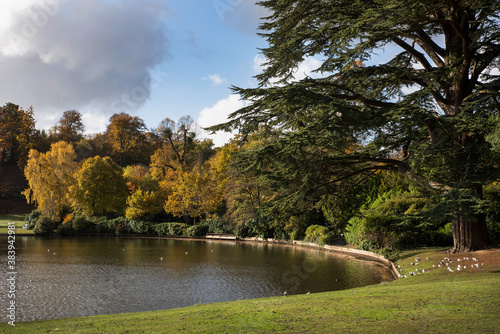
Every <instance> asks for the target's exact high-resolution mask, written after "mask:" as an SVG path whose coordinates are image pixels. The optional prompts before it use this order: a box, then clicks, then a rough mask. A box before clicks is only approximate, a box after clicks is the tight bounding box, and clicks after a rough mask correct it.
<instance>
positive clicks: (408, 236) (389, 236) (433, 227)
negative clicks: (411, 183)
mask: <svg viewBox="0 0 500 334" xmlns="http://www.w3.org/2000/svg"><path fill="white" fill-rule="evenodd" d="M434 206H435V202H433V201H432V200H431V199H429V198H427V197H423V196H422V195H421V194H419V193H415V192H400V191H395V190H393V191H389V192H387V193H385V194H381V195H379V197H378V198H377V199H376V200H375V201H374V202H373V203H371V204H369V205H366V207H364V208H363V209H362V210H361V212H360V214H359V215H358V216H355V217H353V218H352V219H351V220H350V221H349V224H350V226H349V227H348V228H347V231H346V233H345V236H346V241H347V242H349V243H353V244H356V245H358V247H359V248H361V249H366V250H381V249H385V250H397V249H405V248H411V247H415V246H436V245H445V246H446V245H450V243H451V242H452V236H451V230H445V229H444V226H445V225H446V222H447V220H446V219H445V217H443V218H442V219H437V218H436V217H435V215H430V216H427V211H428V210H430V209H432V208H434Z"/></svg>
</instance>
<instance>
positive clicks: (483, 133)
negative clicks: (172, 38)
mask: <svg viewBox="0 0 500 334" xmlns="http://www.w3.org/2000/svg"><path fill="white" fill-rule="evenodd" d="M260 4H261V5H262V6H264V7H265V8H266V9H267V10H268V11H269V13H270V15H269V16H268V17H267V18H266V19H265V21H264V23H263V24H262V25H261V30H262V33H261V35H262V36H263V37H264V38H266V40H267V42H268V44H269V46H268V47H267V48H264V49H263V50H262V52H263V55H264V56H265V58H266V62H265V64H264V65H265V68H264V70H263V72H262V73H261V74H259V75H257V77H256V78H257V79H258V82H259V86H258V87H257V88H251V89H243V88H238V87H234V91H235V92H236V93H238V94H240V95H241V97H242V98H243V99H245V100H247V101H249V102H250V103H249V104H248V106H246V107H244V108H242V109H240V110H238V111H236V112H235V113H233V114H232V115H231V121H230V122H228V123H226V124H222V125H219V126H215V127H213V128H212V130H221V129H225V130H233V129H235V128H239V129H240V130H241V131H242V132H243V133H249V132H252V131H255V130H257V129H258V128H259V126H261V125H262V124H266V125H268V126H273V127H275V128H276V129H279V130H281V132H282V136H281V140H279V141H277V142H275V143H272V144H269V145H268V146H267V147H265V148H263V149H260V150H257V151H255V152H253V153H252V157H249V158H248V160H247V161H249V162H252V163H253V164H254V166H258V165H260V166H264V165H267V167H266V168H263V169H262V170H263V171H265V172H266V173H268V174H269V176H270V177H273V175H271V174H273V173H276V174H277V175H276V176H277V177H279V178H281V179H283V180H287V179H288V181H289V182H292V183H295V186H292V189H293V193H290V196H292V197H293V198H295V199H300V198H302V199H303V200H304V201H307V200H309V199H310V198H311V196H315V194H317V193H318V191H320V190H322V189H325V188H326V187H332V188H335V187H336V186H337V185H340V186H343V187H345V186H346V185H347V184H348V183H349V182H352V183H353V184H356V183H357V182H360V181H361V180H363V179H364V178H366V177H369V176H370V174H371V173H373V172H375V171H377V170H387V171H392V172H395V173H401V174H403V175H405V176H406V177H407V178H409V179H410V180H412V181H413V182H417V183H419V184H421V185H423V186H425V187H427V188H428V189H429V190H431V191H433V192H435V194H437V195H440V196H441V198H442V200H441V202H440V203H441V205H440V208H439V210H435V211H434V212H435V213H439V215H445V216H446V217H448V218H449V219H450V220H451V221H452V223H453V237H454V247H453V251H455V252H461V251H472V250H477V249H481V248H484V247H487V246H488V244H489V241H488V233H487V228H486V223H485V215H484V212H485V210H484V207H485V204H487V203H485V201H484V200H483V187H484V186H485V185H486V184H488V183H491V182H493V181H497V180H498V179H499V166H500V164H499V160H498V156H497V155H496V154H495V151H493V150H492V149H491V143H490V142H489V141H488V138H489V134H490V133H491V132H492V131H494V130H495V126H496V124H497V123H496V119H497V117H498V114H499V110H500V108H499V107H498V106H499V105H500V101H499V98H500V96H499V91H500V76H499V75H498V73H497V72H495V71H494V70H495V69H498V68H499V65H500V34H499V33H498V32H499V31H500V12H499V6H500V2H499V1H498V0H494V1H492V0H479V1H432V0H424V1H418V2H416V1H407V0H399V1H375V2H374V1H365V0H359V1H358V0H356V1H352V0H349V1H347V0H339V1H321V0H307V1H306V0H267V1H262V2H260ZM308 57H316V60H317V61H318V63H319V66H318V68H317V69H316V73H314V75H311V76H308V77H306V78H305V79H303V80H295V79H294V75H295V74H296V69H297V68H298V67H299V65H300V64H301V63H302V62H303V61H304V60H306V59H308ZM353 144H359V145H360V147H359V149H357V150H354V151H352V150H351V151H349V150H346V149H345V148H348V147H349V146H351V145H353ZM324 148H326V149H324ZM299 154H304V158H311V159H312V160H311V163H308V164H303V163H302V161H301V160H298V159H294V155H299ZM291 163H298V164H297V165H296V167H295V168H294V167H292V168H291V167H290V166H291ZM306 165H308V166H309V167H314V168H313V173H312V174H311V175H310V174H309V173H307V172H306V171H304V170H302V169H303V168H306ZM299 169H300V170H299ZM286 170H288V171H290V172H292V174H291V175H290V176H289V177H286V173H285V171H286ZM306 170H307V169H306ZM319 170H322V171H323V173H322V174H323V176H321V173H319V172H318V171H319ZM304 181H307V182H304Z"/></svg>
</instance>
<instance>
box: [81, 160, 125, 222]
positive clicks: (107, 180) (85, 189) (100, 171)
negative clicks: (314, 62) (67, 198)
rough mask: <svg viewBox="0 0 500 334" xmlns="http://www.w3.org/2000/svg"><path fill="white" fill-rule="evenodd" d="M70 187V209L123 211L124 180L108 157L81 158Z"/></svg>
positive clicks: (90, 212)
mask: <svg viewBox="0 0 500 334" xmlns="http://www.w3.org/2000/svg"><path fill="white" fill-rule="evenodd" d="M75 180H76V184H75V186H74V187H73V188H72V190H71V192H72V198H73V204H72V205H73V208H74V209H75V211H76V212H78V213H81V214H84V215H87V216H93V215H102V214H106V213H116V214H123V213H124V212H125V205H126V201H127V195H128V192H127V183H126V182H125V179H124V177H123V171H122V169H121V167H120V166H118V165H117V164H116V163H114V162H113V160H111V158H109V157H105V158H101V157H99V156H96V157H94V158H90V159H87V160H85V162H84V163H83V164H82V166H81V167H80V169H79V170H78V171H77V172H76V174H75Z"/></svg>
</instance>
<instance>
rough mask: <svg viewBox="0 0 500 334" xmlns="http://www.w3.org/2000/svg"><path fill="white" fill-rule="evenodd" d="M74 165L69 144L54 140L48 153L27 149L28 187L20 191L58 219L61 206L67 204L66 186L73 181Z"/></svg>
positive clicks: (50, 216)
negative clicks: (28, 150)
mask: <svg viewBox="0 0 500 334" xmlns="http://www.w3.org/2000/svg"><path fill="white" fill-rule="evenodd" d="M76 169H77V162H76V154H75V151H74V150H73V146H72V145H71V144H68V143H66V142H63V141H60V142H57V143H54V144H52V146H51V149H50V151H48V152H47V153H40V152H38V151H36V150H30V152H29V155H28V162H27V164H26V167H25V169H24V175H25V176H26V179H27V180H28V185H29V188H28V189H26V190H25V191H24V192H23V194H24V195H25V196H26V199H27V200H28V203H36V205H37V208H38V209H39V210H41V211H42V214H43V215H44V216H47V217H49V218H50V219H53V220H58V219H60V215H61V211H62V208H63V207H64V206H67V205H69V204H70V198H69V189H70V187H71V186H72V185H73V184H74V182H75V180H74V177H73V175H74V173H75V171H76Z"/></svg>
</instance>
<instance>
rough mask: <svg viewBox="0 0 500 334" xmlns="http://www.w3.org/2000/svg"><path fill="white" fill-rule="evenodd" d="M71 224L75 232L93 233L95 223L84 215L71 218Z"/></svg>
mask: <svg viewBox="0 0 500 334" xmlns="http://www.w3.org/2000/svg"><path fill="white" fill-rule="evenodd" d="M72 225H73V230H75V233H76V234H94V233H95V231H96V229H95V223H94V222H92V221H90V220H89V219H87V218H86V217H84V216H76V217H75V218H73V222H72Z"/></svg>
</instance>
